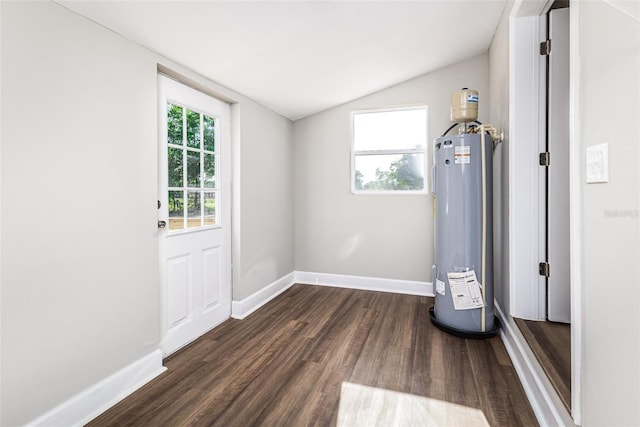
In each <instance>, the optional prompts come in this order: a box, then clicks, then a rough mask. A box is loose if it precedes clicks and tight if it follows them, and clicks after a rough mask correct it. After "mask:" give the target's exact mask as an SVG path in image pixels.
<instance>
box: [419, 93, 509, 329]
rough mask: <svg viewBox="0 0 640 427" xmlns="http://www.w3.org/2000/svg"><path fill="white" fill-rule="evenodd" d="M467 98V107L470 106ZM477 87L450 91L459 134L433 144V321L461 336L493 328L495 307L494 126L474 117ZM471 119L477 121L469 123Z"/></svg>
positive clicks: (495, 326)
mask: <svg viewBox="0 0 640 427" xmlns="http://www.w3.org/2000/svg"><path fill="white" fill-rule="evenodd" d="M468 104H471V107H470V108H468ZM477 106H478V93H477V92H476V91H470V90H469V89H466V88H464V89H463V90H461V91H459V92H456V93H455V94H454V96H453V97H452V107H451V117H452V120H457V121H458V122H459V123H455V124H454V125H453V126H452V127H450V128H449V130H451V129H452V128H453V127H455V126H456V125H459V129H458V134H457V135H451V136H448V135H447V132H448V131H447V132H445V134H444V135H442V136H441V137H439V138H436V139H435V141H434V144H433V167H432V180H431V185H432V193H433V195H434V204H435V206H434V214H435V219H434V226H435V264H434V266H433V268H432V283H433V287H434V293H435V305H434V307H431V309H430V313H431V321H432V322H433V324H434V325H435V326H437V327H438V328H440V329H442V330H444V331H446V332H448V333H451V334H454V335H457V336H461V337H464V338H488V337H492V336H494V335H496V334H497V332H498V329H499V323H498V320H497V318H496V317H495V315H494V313H493V238H492V236H493V212H492V207H493V203H492V200H493V191H492V188H493V173H492V171H493V148H494V143H497V142H499V139H500V137H499V136H498V132H497V130H496V129H495V128H494V127H493V126H491V125H482V124H480V123H479V122H477V121H476V119H477ZM473 122H475V125H474V124H473Z"/></svg>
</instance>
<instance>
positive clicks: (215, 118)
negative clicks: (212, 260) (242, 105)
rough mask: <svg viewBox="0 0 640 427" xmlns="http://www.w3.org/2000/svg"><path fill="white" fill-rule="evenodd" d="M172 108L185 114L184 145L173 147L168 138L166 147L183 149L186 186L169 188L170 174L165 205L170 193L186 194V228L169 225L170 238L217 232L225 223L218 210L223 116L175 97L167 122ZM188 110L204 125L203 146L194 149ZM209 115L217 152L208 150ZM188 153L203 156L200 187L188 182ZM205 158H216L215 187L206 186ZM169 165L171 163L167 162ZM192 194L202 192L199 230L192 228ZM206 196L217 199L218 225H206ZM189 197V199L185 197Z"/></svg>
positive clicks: (168, 102) (170, 100)
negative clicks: (189, 138)
mask: <svg viewBox="0 0 640 427" xmlns="http://www.w3.org/2000/svg"><path fill="white" fill-rule="evenodd" d="M169 105H174V106H176V107H180V108H182V110H183V112H182V144H180V145H178V144H172V143H170V142H169V138H168V137H167V139H166V143H165V144H164V145H165V150H168V149H169V148H174V149H179V150H181V151H182V167H183V169H182V186H181V187H180V186H171V185H169V184H170V182H169V172H168V171H167V181H166V194H165V202H166V204H167V207H168V206H169V193H170V192H172V191H174V192H182V193H183V212H182V217H183V228H179V229H174V230H172V229H171V228H170V227H169V226H167V231H168V235H169V236H174V235H179V234H184V233H191V232H196V231H201V230H207V229H216V228H221V227H222V226H223V224H222V222H221V217H220V210H219V209H218V205H219V203H220V199H221V197H220V193H221V187H220V167H219V166H220V151H221V147H220V146H219V144H218V142H219V141H220V138H221V129H220V126H221V124H220V123H221V120H220V117H219V116H218V115H216V114H212V113H209V112H205V111H203V110H202V109H199V108H195V107H191V106H189V105H188V104H187V103H184V102H181V101H177V100H174V99H173V98H170V97H168V98H167V99H166V105H165V112H166V114H165V121H166V120H167V116H168V115H169ZM187 110H188V111H191V112H193V113H197V114H199V115H200V124H199V126H198V128H199V136H200V147H199V148H194V147H189V145H188V143H187V132H188V131H187ZM205 116H206V117H208V118H210V119H213V121H214V144H215V145H214V149H213V150H207V149H205V148H204V119H205ZM165 125H166V132H168V125H167V124H165ZM188 153H197V154H198V157H199V162H200V172H199V182H200V185H199V187H194V186H190V185H189V182H188V170H187V168H188V155H189V154H188ZM205 155H212V156H213V162H214V169H215V173H214V175H213V180H214V182H215V185H214V187H205V180H204V177H205V173H204V171H205V164H204V163H205V162H204V157H205ZM165 163H167V162H165ZM165 167H167V165H166V164H165ZM190 193H199V194H200V197H201V205H200V226H196V227H189V225H188V221H189V212H188V197H189V194H190ZM206 193H212V194H213V197H214V200H215V202H214V203H215V206H216V208H215V213H214V216H213V220H214V223H213V224H207V223H206V219H207V215H205V194H206ZM185 196H186V197H185ZM167 218H168V221H169V220H170V216H168V217H167Z"/></svg>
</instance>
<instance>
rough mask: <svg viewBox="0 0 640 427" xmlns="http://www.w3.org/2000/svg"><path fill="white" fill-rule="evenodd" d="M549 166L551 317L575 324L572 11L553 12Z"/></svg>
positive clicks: (549, 299) (550, 57)
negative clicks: (571, 189)
mask: <svg viewBox="0 0 640 427" xmlns="http://www.w3.org/2000/svg"><path fill="white" fill-rule="evenodd" d="M549 36H550V38H551V53H550V55H549V102H548V105H549V106H548V108H549V151H550V152H551V164H550V166H549V186H548V227H549V228H548V242H547V245H548V246H547V247H548V261H549V265H550V275H549V279H548V282H547V283H548V286H547V317H548V319H549V320H552V321H554V322H564V323H569V322H570V321H571V291H570V289H571V276H570V270H569V265H570V263H569V261H570V258H569V256H570V254H569V228H570V227H569V209H570V206H569V9H568V8H565V9H555V10H552V11H551V12H549Z"/></svg>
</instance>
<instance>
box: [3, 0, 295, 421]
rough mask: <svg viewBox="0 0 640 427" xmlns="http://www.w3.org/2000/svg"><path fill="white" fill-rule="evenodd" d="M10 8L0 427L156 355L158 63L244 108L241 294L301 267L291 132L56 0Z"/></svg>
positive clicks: (237, 217) (239, 179)
mask: <svg viewBox="0 0 640 427" xmlns="http://www.w3.org/2000/svg"><path fill="white" fill-rule="evenodd" d="M0 8H1V14H0V15H1V19H2V22H1V24H2V28H1V31H2V33H1V40H2V70H1V78H2V82H1V83H2V84H1V86H2V103H1V106H2V108H1V112H2V117H1V120H2V134H1V137H2V139H1V142H2V159H1V160H2V165H1V166H2V169H1V179H0V182H1V185H2V188H1V190H2V191H1V197H2V199H1V208H2V212H1V217H0V218H1V220H2V223H1V233H2V242H1V254H2V259H1V274H2V276H1V281H2V282H1V283H2V289H1V299H0V301H1V304H2V306H1V325H2V330H1V340H2V342H1V344H2V347H1V357H2V366H1V372H0V375H1V378H2V385H1V392H2V401H1V405H2V406H1V408H0V412H1V418H0V424H1V425H7V426H8V425H19V424H24V423H26V422H29V421H31V420H33V419H35V418H36V417H37V416H39V415H41V414H42V413H44V412H46V411H48V410H50V409H51V408H53V407H55V406H57V405H59V404H61V403H62V402H64V401H65V400H67V399H69V398H70V397H71V396H73V395H75V394H76V393H79V392H81V391H82V390H84V389H86V388H87V387H89V386H91V385H93V384H95V383H96V382H98V381H99V380H101V379H103V378H105V377H107V376H108V375H110V374H112V373H114V372H116V371H117V370H119V369H121V368H123V367H125V366H127V365H129V364H131V363H132V362H134V361H136V360H138V359H139V358H141V357H142V356H144V355H146V354H148V353H150V352H151V351H153V350H155V349H156V348H157V345H158V339H159V333H160V330H159V319H160V305H159V304H160V302H159V286H158V257H157V254H158V246H157V237H156V234H157V232H156V220H157V213H156V212H157V211H156V198H157V197H156V194H157V191H156V189H157V183H156V176H157V173H156V171H157V169H156V168H157V165H156V161H157V147H156V146H157V135H156V129H157V117H156V114H157V105H156V104H157V87H156V80H157V77H156V75H157V74H156V70H157V65H158V63H160V64H162V65H164V66H165V67H169V68H171V69H174V70H175V71H176V72H177V73H180V74H181V75H183V76H186V77H187V78H189V79H190V83H195V84H197V85H199V86H201V87H202V88H205V89H208V91H210V92H214V93H217V94H220V95H221V96H223V97H224V98H226V99H229V100H231V101H233V102H236V104H235V105H234V109H233V112H234V114H235V116H234V117H233V122H234V124H235V125H236V129H234V130H233V131H234V137H233V141H234V143H235V144H236V147H234V150H235V151H234V154H238V153H240V155H241V158H240V160H238V161H237V162H235V166H236V169H235V170H234V200H235V199H238V197H239V196H240V195H242V204H241V206H239V209H237V210H234V224H236V223H237V224H240V227H239V230H238V231H239V233H238V234H237V235H235V238H236V240H234V242H233V245H234V255H235V258H234V262H237V263H238V265H241V266H242V268H241V270H238V269H237V268H236V269H235V270H234V295H240V296H242V295H246V294H250V293H251V292H253V291H254V290H256V289H259V288H261V287H264V286H266V285H268V284H269V283H271V282H272V281H274V280H275V279H277V278H279V277H281V276H282V275H284V274H286V273H289V272H291V271H292V270H293V256H292V249H291V246H292V244H291V242H292V240H293V230H292V219H291V218H292V213H291V206H292V194H291V184H290V179H289V177H290V176H291V170H292V167H291V161H290V160H291V159H290V149H289V148H288V147H290V145H291V128H292V125H291V122H290V121H289V120H287V119H285V118H283V117H281V116H279V115H277V114H275V113H273V112H271V111H269V110H267V109H265V108H263V107H261V106H259V105H258V104H256V103H255V102H253V101H251V100H249V99H247V98H245V97H243V96H242V95H240V94H237V93H235V92H233V91H230V90H228V89H226V88H224V87H221V86H219V85H216V84H215V83H213V82H210V81H208V80H206V79H204V78H202V77H200V76H198V75H197V74H195V73H193V72H190V71H189V70H186V69H184V68H183V67H181V66H180V65H179V64H175V63H172V62H171V61H169V60H167V59H165V58H161V57H159V56H158V55H156V54H154V53H152V52H150V51H147V50H145V49H143V48H141V47H140V46H138V45H136V44H134V43H131V42H129V41H127V40H125V39H123V38H122V37H120V36H118V35H116V34H114V33H113V32H111V31H108V30H106V29H104V28H102V27H101V26H98V25H96V24H95V23H93V22H91V21H89V20H87V19H85V18H82V17H79V16H77V15H75V14H74V13H72V12H69V11H68V10H66V9H64V8H62V7H61V6H59V5H57V4H55V3H52V2H0ZM235 160H237V159H234V161H235ZM262 162H264V164H263V163H262ZM272 184H273V186H274V187H270V186H271V185H272ZM273 188H278V194H277V195H275V196H274V197H272V198H271V199H268V200H267V201H266V202H263V196H262V194H263V192H264V193H268V192H269V191H270V190H272V189H273ZM241 190H242V191H241ZM259 197H260V199H259V200H258V198H259ZM274 201H275V203H272V202H274ZM234 207H235V206H234ZM240 236H241V238H242V241H240V240H239V237H240ZM254 266H258V267H254ZM236 299H237V298H236Z"/></svg>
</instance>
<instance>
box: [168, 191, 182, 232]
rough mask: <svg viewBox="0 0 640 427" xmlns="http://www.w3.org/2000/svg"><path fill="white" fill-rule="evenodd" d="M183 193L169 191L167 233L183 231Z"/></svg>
mask: <svg viewBox="0 0 640 427" xmlns="http://www.w3.org/2000/svg"><path fill="white" fill-rule="evenodd" d="M183 197H184V193H183V192H182V191H169V231H172V230H182V229H184V203H183V200H184V199H183Z"/></svg>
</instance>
